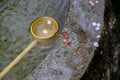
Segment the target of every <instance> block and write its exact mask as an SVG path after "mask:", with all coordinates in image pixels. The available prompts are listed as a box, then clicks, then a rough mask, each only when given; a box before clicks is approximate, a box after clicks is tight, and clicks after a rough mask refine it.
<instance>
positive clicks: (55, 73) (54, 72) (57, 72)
mask: <svg viewBox="0 0 120 80" xmlns="http://www.w3.org/2000/svg"><path fill="white" fill-rule="evenodd" d="M51 73H52V74H53V75H62V72H61V71H58V70H53V71H51Z"/></svg>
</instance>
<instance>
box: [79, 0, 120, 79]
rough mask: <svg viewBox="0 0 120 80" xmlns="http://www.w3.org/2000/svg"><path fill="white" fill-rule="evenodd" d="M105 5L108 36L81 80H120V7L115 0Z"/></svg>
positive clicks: (105, 22)
mask: <svg viewBox="0 0 120 80" xmlns="http://www.w3.org/2000/svg"><path fill="white" fill-rule="evenodd" d="M111 1H112V2H111ZM105 3H106V4H105V14H104V16H105V17H104V25H105V27H106V30H105V32H106V34H104V37H103V38H102V39H101V41H100V44H101V46H100V47H99V49H97V50H96V51H95V55H94V57H93V59H92V61H91V63H90V65H89V67H88V68H87V70H86V72H85V74H84V75H83V77H82V78H81V79H80V80H120V64H119V63H120V17H119V14H120V11H119V8H120V5H119V4H117V3H119V1H115V0H106V2H105Z"/></svg>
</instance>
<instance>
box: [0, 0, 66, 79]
mask: <svg viewBox="0 0 120 80" xmlns="http://www.w3.org/2000/svg"><path fill="white" fill-rule="evenodd" d="M67 4H68V0H51V1H49V0H2V1H0V72H1V71H2V70H3V69H4V68H5V67H6V66H7V65H8V64H9V63H10V62H11V61H12V60H13V59H14V58H15V57H16V56H17V55H18V54H19V53H20V52H21V51H22V50H23V49H24V48H26V47H27V46H28V44H29V43H31V39H30V35H29V30H28V29H29V26H30V24H31V22H32V21H33V20H34V19H36V18H38V17H40V16H50V17H53V18H55V19H56V20H58V21H59V24H60V26H61V28H62V26H63V25H64V23H65V21H66V18H67V10H66V9H67V8H68V5H67ZM58 10H59V11H58ZM63 12H64V14H62V13H63ZM61 14H62V15H61ZM49 51H50V49H48V50H40V49H39V48H37V47H34V48H33V49H32V50H31V51H30V52H29V53H28V55H26V56H25V57H24V58H23V59H22V60H21V61H20V62H19V63H18V64H17V65H16V66H15V67H14V68H13V69H12V70H11V71H10V72H8V74H7V75H6V76H5V77H4V78H3V79H2V80H22V79H23V78H24V77H26V76H27V75H28V74H30V73H31V72H32V71H33V69H34V68H35V67H36V66H37V65H38V64H39V63H40V62H41V61H42V60H43V59H44V58H45V56H46V55H47V54H48V52H49Z"/></svg>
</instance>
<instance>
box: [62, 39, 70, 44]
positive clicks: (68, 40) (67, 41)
mask: <svg viewBox="0 0 120 80" xmlns="http://www.w3.org/2000/svg"><path fill="white" fill-rule="evenodd" d="M63 43H64V44H65V45H69V44H70V43H71V39H64V40H63Z"/></svg>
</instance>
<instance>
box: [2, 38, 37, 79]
mask: <svg viewBox="0 0 120 80" xmlns="http://www.w3.org/2000/svg"><path fill="white" fill-rule="evenodd" d="M37 42H38V41H37V40H34V41H32V42H31V44H30V45H29V46H28V47H26V48H25V49H24V50H23V51H22V52H21V53H20V54H19V55H18V56H17V57H16V58H15V59H14V60H13V61H12V62H11V63H10V64H9V65H8V66H7V67H6V68H5V69H4V70H3V71H2V72H0V79H2V77H4V75H5V74H7V72H8V71H10V70H11V69H12V68H13V67H14V66H15V65H16V64H17V63H18V62H19V61H20V60H21V59H22V58H23V57H24V56H25V55H26V54H27V53H28V52H29V51H30V50H31V49H32V48H33V47H34V46H35V45H36V44H37Z"/></svg>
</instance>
